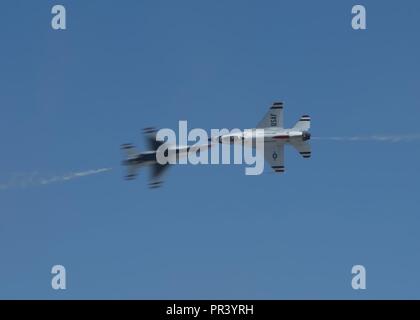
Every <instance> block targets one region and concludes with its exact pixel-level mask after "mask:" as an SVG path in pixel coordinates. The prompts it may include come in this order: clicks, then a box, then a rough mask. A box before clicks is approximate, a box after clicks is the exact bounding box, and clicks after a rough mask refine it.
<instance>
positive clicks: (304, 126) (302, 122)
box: [293, 115, 311, 131]
mask: <svg viewBox="0 0 420 320" xmlns="http://www.w3.org/2000/svg"><path fill="white" fill-rule="evenodd" d="M310 128H311V117H310V116H308V115H304V116H301V117H300V119H299V121H298V122H296V124H295V126H294V127H293V130H296V131H308V130H309V129H310Z"/></svg>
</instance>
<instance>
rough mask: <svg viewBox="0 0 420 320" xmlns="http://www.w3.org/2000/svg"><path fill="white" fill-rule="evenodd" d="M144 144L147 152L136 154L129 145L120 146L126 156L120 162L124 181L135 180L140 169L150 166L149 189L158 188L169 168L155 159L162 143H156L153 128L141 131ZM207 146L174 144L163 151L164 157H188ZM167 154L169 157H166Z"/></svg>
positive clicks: (167, 164)
mask: <svg viewBox="0 0 420 320" xmlns="http://www.w3.org/2000/svg"><path fill="white" fill-rule="evenodd" d="M143 132H144V134H145V137H146V143H147V147H148V150H149V151H145V152H141V153H139V152H137V151H136V150H135V149H134V146H133V145H132V144H131V143H125V144H122V145H121V149H122V150H123V151H124V152H125V154H126V159H125V160H123V161H122V165H124V166H126V167H127V174H126V176H125V179H126V180H133V179H135V178H136V176H137V173H138V171H139V169H140V168H141V167H144V166H150V167H151V175H150V181H149V187H150V188H159V187H160V186H161V185H162V182H163V181H162V180H161V179H162V176H163V173H164V172H165V171H166V169H167V168H168V167H169V163H166V164H160V163H159V162H158V158H157V150H158V148H159V147H160V146H161V145H162V144H163V143H164V142H162V141H156V133H157V130H156V129H155V128H145V129H144V130H143ZM209 146H210V144H208V145H201V146H177V145H175V144H173V145H170V146H169V147H168V148H167V149H165V151H164V155H165V156H166V157H171V155H173V156H174V157H176V158H177V159H179V158H181V157H186V156H188V152H195V151H197V150H198V149H199V148H200V149H203V148H205V147H209ZM168 154H169V156H168Z"/></svg>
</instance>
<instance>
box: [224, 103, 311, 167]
mask: <svg viewBox="0 0 420 320" xmlns="http://www.w3.org/2000/svg"><path fill="white" fill-rule="evenodd" d="M310 125H311V118H310V117H309V116H308V115H303V116H302V117H301V118H300V119H299V121H298V122H297V123H296V124H295V125H294V127H293V128H290V129H286V128H284V127H283V102H274V103H273V104H272V105H271V107H270V109H269V111H268V112H267V113H266V115H265V116H264V118H263V119H262V120H261V121H260V122H259V123H258V125H257V127H256V128H255V129H249V130H244V131H241V132H238V133H232V134H227V135H221V136H218V137H216V141H218V142H219V143H228V144H232V143H236V142H240V141H242V142H243V144H244V145H247V146H254V145H255V139H256V138H261V139H263V141H264V159H265V160H266V161H267V162H268V163H269V164H270V165H271V168H273V170H274V172H278V173H282V172H284V171H285V169H284V146H285V144H287V143H288V144H291V145H292V146H293V147H295V148H296V150H297V151H298V152H299V153H300V154H301V155H302V156H303V157H304V158H310V156H311V146H310V144H309V143H308V142H307V141H308V140H309V139H310V138H311V134H310V133H309V129H310ZM256 129H263V136H262V137H261V136H259V135H258V134H257V133H256Z"/></svg>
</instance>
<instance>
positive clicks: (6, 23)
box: [0, 0, 420, 299]
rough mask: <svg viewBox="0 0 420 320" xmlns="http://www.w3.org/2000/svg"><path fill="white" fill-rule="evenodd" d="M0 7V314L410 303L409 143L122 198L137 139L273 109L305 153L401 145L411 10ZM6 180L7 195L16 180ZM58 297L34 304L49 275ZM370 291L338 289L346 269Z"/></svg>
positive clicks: (409, 6) (143, 189)
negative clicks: (35, 178)
mask: <svg viewBox="0 0 420 320" xmlns="http://www.w3.org/2000/svg"><path fill="white" fill-rule="evenodd" d="M59 3H60V4H63V5H65V6H66V9H67V30H66V31H53V30H52V29H51V27H50V21H51V17H52V16H51V13H50V11H51V7H52V5H53V4H57V2H55V1H36V2H35V1H16V0H13V1H11V0H8V1H2V4H1V10H0V39H1V42H2V43H1V50H0V87H1V88H2V90H1V94H0V106H1V109H0V110H1V117H0V142H1V145H2V146H3V148H2V153H1V157H0V177H1V180H0V184H2V183H7V182H8V181H10V179H13V178H14V177H15V178H16V176H17V175H20V177H22V176H23V177H27V176H28V175H31V174H33V173H34V172H37V174H38V175H40V176H45V177H51V176H54V175H62V174H66V173H69V172H77V171H85V170H90V169H97V168H104V167H112V168H113V170H112V171H109V172H107V173H103V174H98V175H93V176H89V177H84V178H79V179H74V180H71V181H68V182H63V183H55V184H50V185H46V186H30V187H27V188H19V187H16V188H11V189H8V190H1V191H0V214H1V223H0V252H1V263H0V298H51V299H70V298H82V299H85V298H129V299H150V298H164V299H172V298H173V299H184V298H188V299H204V298H220V299H224V298H237V299H242V298H247V299H288V298H304V299H307V298H320V299H324V298H350V299H371V298H387V299H388V298H409V299H411V298H417V299H418V298H420V289H419V288H420V273H419V270H420V254H419V252H420V246H419V238H418V226H419V224H420V216H419V209H418V191H419V186H418V179H419V167H418V163H419V161H420V149H419V142H418V141H412V142H400V143H387V142H374V141H364V142H336V141H323V140H314V141H312V148H313V153H312V158H311V159H310V160H309V161H308V160H306V159H305V160H304V159H302V158H301V157H300V156H299V155H298V154H297V153H296V152H295V151H294V150H292V149H291V148H287V149H286V151H287V153H286V160H285V161H286V173H285V174H284V175H282V176H278V175H274V174H263V175H261V176H257V177H250V176H245V175H244V167H242V166H235V165H231V166H221V165H220V166H178V167H174V168H171V170H170V171H169V172H168V175H167V177H166V178H167V179H166V181H165V185H164V187H163V188H161V189H158V190H149V189H148V188H147V172H143V173H141V174H140V177H139V178H138V179H137V180H136V181H134V182H127V181H124V180H123V179H122V175H123V170H122V168H121V167H120V161H121V154H120V150H119V146H120V144H121V143H125V142H133V143H135V144H138V145H139V146H140V148H143V146H144V142H143V137H142V136H141V129H142V128H144V127H147V126H150V125H153V126H157V127H168V128H174V129H175V128H177V124H178V121H179V120H188V122H189V125H190V127H191V128H192V127H201V128H205V129H207V130H208V129H210V128H235V127H239V128H249V127H253V126H254V125H255V124H256V123H257V122H258V121H259V120H260V119H261V117H262V116H263V115H264V113H265V112H266V110H267V108H268V107H269V105H270V104H271V103H272V102H273V101H275V100H281V101H284V103H285V124H286V125H291V124H293V123H294V122H295V121H296V120H297V118H298V117H299V116H300V115H302V114H310V115H311V117H312V134H313V136H317V137H329V136H356V135H357V136H360V135H370V134H386V135H392V134H413V133H414V134H418V133H419V128H418V118H419V116H420V111H419V110H420V109H419V108H420V92H419V90H418V88H419V84H420V82H419V74H420V64H419V57H420V45H419V42H418V30H420V21H419V19H418V16H419V13H420V4H419V3H417V2H414V1H402V2H398V3H396V2H394V1H368V0H364V1H361V2H360V1H359V2H357V3H361V4H364V5H365V6H366V9H367V25H368V29H367V30H366V31H354V30H353V29H352V28H351V26H350V21H351V8H352V6H353V5H354V4H357V3H356V2H353V1H333V0H331V1H259V2H256V1H225V2H220V1H186V0H180V1H128V0H125V1H120V2H118V4H117V2H115V1H105V0H101V1H94V0H92V1H60V2H59ZM18 179H19V178H18ZM55 264H62V265H64V266H65V267H66V270H67V290H65V291H61V292H57V291H54V290H52V289H51V286H50V281H51V274H50V270H51V267H52V266H53V265H55ZM356 264H362V265H364V266H365V267H366V269H367V289H366V290H364V291H360V290H359V291H355V290H353V289H352V288H351V285H350V283H351V267H352V266H353V265H356Z"/></svg>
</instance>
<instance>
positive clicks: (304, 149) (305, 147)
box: [290, 141, 311, 158]
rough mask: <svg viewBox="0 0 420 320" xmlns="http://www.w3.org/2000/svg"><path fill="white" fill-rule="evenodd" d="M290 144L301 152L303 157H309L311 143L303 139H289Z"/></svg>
mask: <svg viewBox="0 0 420 320" xmlns="http://www.w3.org/2000/svg"><path fill="white" fill-rule="evenodd" d="M290 143H291V145H292V146H294V147H295V149H296V150H297V151H298V152H299V153H300V154H301V156H302V157H304V158H310V157H311V145H310V144H309V143H307V142H305V141H291V142H290Z"/></svg>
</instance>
